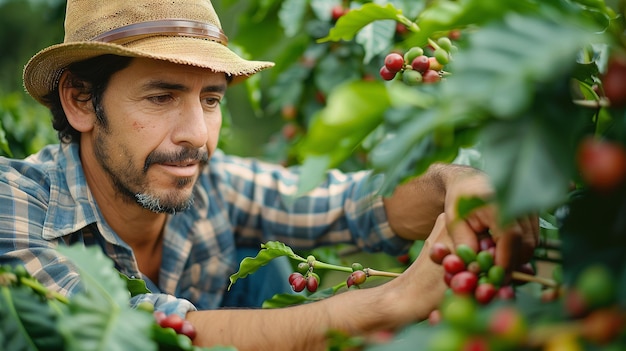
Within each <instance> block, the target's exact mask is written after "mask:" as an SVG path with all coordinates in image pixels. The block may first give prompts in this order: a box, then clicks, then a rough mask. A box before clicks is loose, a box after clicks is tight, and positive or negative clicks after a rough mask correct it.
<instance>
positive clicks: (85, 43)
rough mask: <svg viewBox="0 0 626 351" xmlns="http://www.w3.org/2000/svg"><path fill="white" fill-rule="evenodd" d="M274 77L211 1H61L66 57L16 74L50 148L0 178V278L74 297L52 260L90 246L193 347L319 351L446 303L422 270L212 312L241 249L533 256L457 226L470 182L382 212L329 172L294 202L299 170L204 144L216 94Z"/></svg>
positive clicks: (532, 221) (350, 179)
mask: <svg viewBox="0 0 626 351" xmlns="http://www.w3.org/2000/svg"><path fill="white" fill-rule="evenodd" d="M271 66H272V64H271V63H268V62H260V61H247V60H244V59H242V58H240V57H238V56H237V55H235V54H234V53H233V52H231V51H230V50H229V49H228V48H227V38H226V36H225V35H224V34H223V33H222V31H221V25H220V22H219V19H218V17H217V15H216V14H215V12H214V10H213V7H212V5H211V3H210V2H209V1H208V0H167V1H165V0H136V1H126V0H109V1H100V0H69V1H68V4H67V12H66V21H65V41H64V43H62V44H58V45H54V46H51V47H49V48H47V49H44V50H42V51H41V52H39V53H38V54H36V55H35V56H34V57H33V58H32V59H31V61H30V62H29V63H28V64H27V66H26V67H25V70H24V84H25V87H26V89H27V90H28V92H29V93H30V94H31V96H33V97H34V98H35V99H36V100H37V101H39V102H41V103H42V104H44V105H46V106H48V107H49V108H50V110H51V111H52V114H53V125H54V127H55V129H56V130H58V132H59V137H60V140H61V143H60V145H57V146H49V147H46V148H44V149H43V150H41V151H40V152H39V153H37V154H35V155H32V156H30V157H28V158H27V159H26V160H10V159H3V160H2V161H1V162H0V170H1V175H0V209H2V213H3V215H2V216H1V217H0V263H9V264H24V265H25V267H26V268H27V269H28V271H29V272H30V273H31V274H32V275H33V276H35V277H36V278H37V279H39V280H40V281H41V282H42V283H44V284H45V285H46V286H48V287H50V288H52V289H55V290H58V291H60V292H62V293H64V294H67V295H71V294H72V293H75V292H76V291H79V290H80V281H79V277H78V274H77V272H76V271H75V269H74V268H73V267H72V265H71V264H70V263H69V262H67V260H66V259H65V258H63V257H62V256H61V255H59V254H58V252H57V251H56V250H55V248H56V247H57V246H58V245H69V244H82V245H99V246H100V247H101V248H102V250H103V251H104V252H105V253H106V254H107V255H108V256H109V257H111V259H112V260H113V261H114V262H115V266H116V268H117V269H118V270H120V272H122V273H124V274H126V275H128V276H131V277H138V278H142V279H144V280H145V281H146V282H147V284H148V286H149V287H150V288H151V291H153V292H154V293H155V295H154V296H157V297H159V298H160V297H163V296H165V298H164V300H165V301H166V302H165V303H164V304H161V299H153V301H156V302H157V308H166V306H167V308H171V306H172V303H173V304H174V306H175V309H176V311H177V312H178V313H181V314H183V315H185V314H186V318H187V319H188V320H189V321H191V322H192V323H193V325H194V326H195V327H196V329H197V331H198V336H197V338H196V339H195V340H194V342H195V343H196V344H198V345H214V344H222V345H234V346H236V347H237V348H239V349H240V350H248V349H254V350H263V349H268V350H279V349H286V350H296V349H297V350H304V349H321V348H323V347H324V344H325V335H326V333H327V332H328V331H329V330H344V331H347V332H349V333H352V334H360V333H367V332H370V331H374V330H378V329H390V328H397V327H401V326H403V325H406V324H407V323H410V322H413V321H417V320H420V319H424V318H426V316H427V315H428V313H429V312H430V311H431V310H432V309H434V308H435V307H436V306H437V304H438V303H439V301H440V300H441V298H442V295H443V291H444V290H445V286H444V283H443V279H442V277H443V272H442V269H441V267H440V266H438V265H436V264H434V263H433V262H431V261H430V259H429V258H428V257H427V255H421V256H420V257H419V258H418V259H417V260H416V262H415V263H414V264H413V265H412V266H411V267H410V268H408V269H407V271H406V272H405V273H404V274H402V276H400V277H398V278H396V279H394V280H392V281H390V282H388V283H386V284H383V285H381V286H379V287H376V288H371V289H361V290H355V291H352V290H351V291H348V292H345V293H342V294H338V295H337V296H334V297H331V298H328V299H325V300H324V301H321V302H317V303H312V304H307V305H302V306H297V307H292V308H284V309H277V310H259V309H218V307H220V305H222V302H223V301H222V298H223V294H224V290H225V288H226V285H227V279H228V276H229V275H230V274H232V273H233V272H234V271H236V268H237V263H238V261H237V260H236V250H237V248H238V247H242V246H246V245H248V246H250V245H251V246H255V247H257V248H258V244H259V243H261V242H264V241H267V240H279V241H282V242H285V243H286V244H288V245H290V246H292V247H295V248H312V247H315V246H318V245H324V244H331V243H341V242H351V243H354V244H356V245H358V246H359V247H361V248H363V249H365V250H371V251H380V250H383V251H386V252H389V253H399V252H402V251H403V250H406V249H407V247H408V246H409V245H410V243H411V242H412V241H413V240H418V239H426V238H428V240H427V242H426V250H425V251H427V250H428V247H429V245H431V244H432V243H433V242H436V241H438V242H444V243H446V244H448V245H449V246H450V247H452V246H453V245H455V244H457V243H461V242H465V243H469V244H471V245H473V246H474V247H476V246H477V239H476V235H477V233H482V232H485V230H486V229H490V231H491V233H492V234H493V235H494V237H495V239H496V240H497V243H498V248H497V249H498V255H497V257H498V260H499V263H500V264H504V265H507V267H511V266H512V265H514V264H517V263H519V262H523V261H524V259H528V258H529V255H530V253H532V249H533V247H534V245H535V244H536V241H537V231H538V225H537V219H536V217H532V216H531V217H528V218H523V219H520V220H519V221H517V222H516V223H514V224H512V225H511V226H510V227H507V228H499V227H498V226H497V225H496V223H497V221H496V211H495V209H494V208H492V207H485V208H483V209H480V210H479V211H476V212H475V213H473V214H472V216H471V217H470V218H468V219H466V220H459V219H458V218H457V217H456V214H455V211H454V209H455V204H456V202H457V200H458V199H459V198H460V197H461V196H474V195H475V196H484V197H486V196H489V195H490V193H491V189H490V187H489V184H488V182H487V180H486V179H485V177H484V176H483V175H482V174H481V173H479V172H477V171H474V170H472V169H469V168H466V167H460V166H445V165H433V166H432V167H431V168H430V169H429V170H428V171H427V172H426V173H425V174H424V175H423V176H421V177H419V178H417V179H415V180H414V181H412V182H410V183H408V184H406V185H402V186H400V187H398V189H397V190H396V192H395V193H394V195H393V196H391V197H389V198H386V199H382V198H381V197H379V196H377V195H376V184H377V181H376V179H375V178H373V177H369V173H367V172H359V173H353V174H341V173H339V172H336V171H333V172H329V174H328V179H327V181H326V183H325V184H323V185H321V186H320V187H318V188H317V189H315V190H314V191H312V192H311V193H310V194H308V195H306V196H303V197H301V198H298V199H297V200H296V201H294V202H291V201H287V200H288V199H290V197H291V195H292V194H293V193H294V192H295V187H296V184H297V178H298V173H297V170H288V169H284V168H281V167H278V166H273V165H269V164H265V163H262V162H259V161H257V160H251V159H244V158H238V157H229V156H226V155H224V154H223V153H222V152H221V151H220V150H218V149H217V139H218V135H219V130H220V124H221V113H220V108H219V104H220V101H221V100H222V98H223V96H224V93H225V90H226V88H227V86H228V85H229V84H230V83H231V82H233V81H238V80H241V79H244V78H245V77H246V76H249V75H251V74H254V73H256V72H258V71H260V70H263V69H265V68H268V67H271ZM442 213H443V214H442ZM448 232H450V234H451V235H448ZM286 278H287V277H284V279H286ZM154 296H151V295H150V294H148V295H146V296H144V297H145V298H151V297H154ZM187 301H189V302H190V303H189V302H187ZM376 306H384V308H375V307H376ZM372 307H374V308H372ZM196 308H197V309H198V310H196Z"/></svg>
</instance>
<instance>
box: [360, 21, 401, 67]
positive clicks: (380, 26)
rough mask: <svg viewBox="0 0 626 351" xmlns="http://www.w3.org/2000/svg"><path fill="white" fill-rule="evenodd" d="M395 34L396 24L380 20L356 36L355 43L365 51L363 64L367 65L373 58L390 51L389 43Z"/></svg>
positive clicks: (367, 26) (364, 28)
mask: <svg viewBox="0 0 626 351" xmlns="http://www.w3.org/2000/svg"><path fill="white" fill-rule="evenodd" d="M395 33H396V22H395V21H392V20H382V21H375V22H372V23H370V24H368V25H366V26H365V27H363V29H361V30H360V31H359V32H358V33H357V35H356V42H357V43H359V44H361V45H362V46H363V48H364V49H365V57H364V58H363V62H364V63H366V64H367V63H369V62H370V61H371V60H372V59H373V58H374V57H376V56H378V55H381V54H386V53H387V52H389V50H390V49H391V43H392V42H393V37H394V35H395Z"/></svg>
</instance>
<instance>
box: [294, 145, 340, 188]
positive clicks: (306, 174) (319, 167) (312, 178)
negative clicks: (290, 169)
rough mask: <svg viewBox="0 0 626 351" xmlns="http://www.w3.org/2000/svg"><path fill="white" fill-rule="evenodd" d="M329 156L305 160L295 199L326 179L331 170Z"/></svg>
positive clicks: (315, 156) (312, 157)
mask: <svg viewBox="0 0 626 351" xmlns="http://www.w3.org/2000/svg"><path fill="white" fill-rule="evenodd" d="M330 164H331V161H330V156H329V155H321V156H318V155H312V156H308V157H307V158H306V159H304V162H303V163H302V166H300V177H299V178H298V191H297V192H296V195H295V197H298V196H301V195H304V194H306V193H308V192H309V191H311V190H313V189H314V188H315V187H316V186H318V185H319V184H321V183H322V182H323V181H324V179H325V178H326V171H327V170H328V169H330V168H331V166H330Z"/></svg>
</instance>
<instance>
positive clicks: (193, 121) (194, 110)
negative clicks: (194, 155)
mask: <svg viewBox="0 0 626 351" xmlns="http://www.w3.org/2000/svg"><path fill="white" fill-rule="evenodd" d="M207 118H208V117H207V112H206V111H205V110H204V109H203V108H202V105H201V103H200V102H199V101H198V102H194V103H187V104H185V105H184V107H183V108H182V109H181V111H180V113H179V116H178V118H177V120H176V127H175V128H174V131H173V133H172V134H173V135H172V138H173V142H174V143H175V144H177V145H179V144H187V146H189V147H193V148H200V147H203V146H205V145H206V144H207V141H208V135H209V133H208V130H207V128H208V124H207Z"/></svg>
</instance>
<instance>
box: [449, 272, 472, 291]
mask: <svg viewBox="0 0 626 351" xmlns="http://www.w3.org/2000/svg"><path fill="white" fill-rule="evenodd" d="M477 284H478V277H477V276H476V274H474V273H471V272H468V271H463V272H459V273H457V274H455V275H454V276H453V277H452V280H450V288H451V289H452V291H453V292H454V293H455V294H462V295H467V294H473V293H474V290H475V289H476V285H477Z"/></svg>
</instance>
